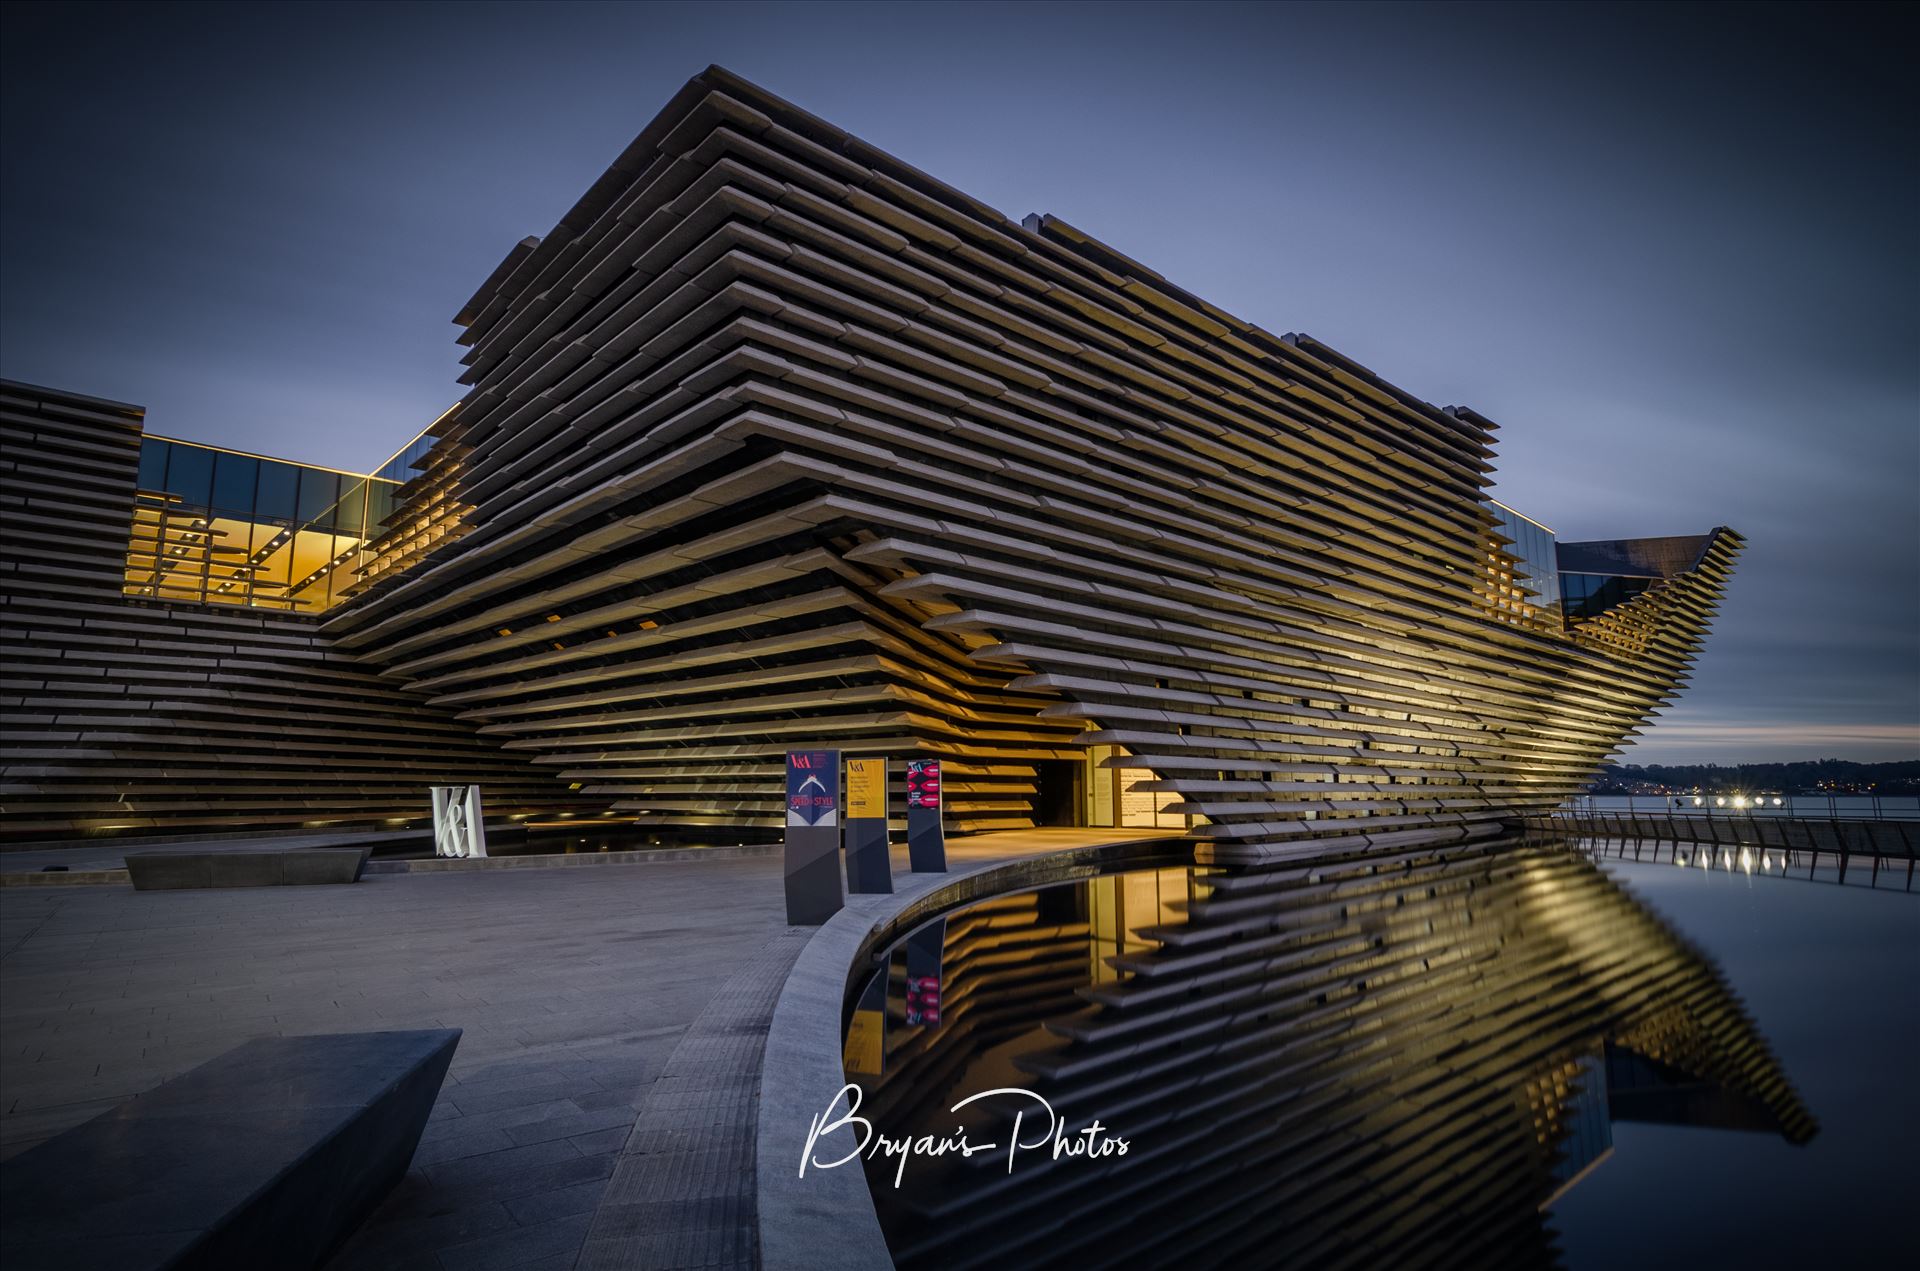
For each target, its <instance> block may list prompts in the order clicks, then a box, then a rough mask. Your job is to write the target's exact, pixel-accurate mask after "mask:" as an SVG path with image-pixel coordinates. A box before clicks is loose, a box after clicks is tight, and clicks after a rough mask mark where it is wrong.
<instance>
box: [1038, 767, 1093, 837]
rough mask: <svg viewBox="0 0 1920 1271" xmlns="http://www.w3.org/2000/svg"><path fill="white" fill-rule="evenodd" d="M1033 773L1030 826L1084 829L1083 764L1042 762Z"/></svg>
mask: <svg viewBox="0 0 1920 1271" xmlns="http://www.w3.org/2000/svg"><path fill="white" fill-rule="evenodd" d="M1033 769H1034V784H1035V789H1034V795H1033V823H1034V824H1035V825H1085V824H1086V823H1087V822H1086V817H1085V815H1084V814H1085V810H1086V802H1087V788H1086V772H1087V763H1086V760H1084V759H1042V760H1039V761H1038V762H1036V763H1035V764H1034V765H1033Z"/></svg>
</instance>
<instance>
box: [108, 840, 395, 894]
mask: <svg viewBox="0 0 1920 1271" xmlns="http://www.w3.org/2000/svg"><path fill="white" fill-rule="evenodd" d="M369 854H370V849H367V848H364V847H303V848H290V849H286V850H272V849H269V850H263V851H258V852H245V851H242V852H146V853H138V854H131V855H129V856H128V857H127V873H128V875H129V877H131V878H132V880H133V888H134V890H135V891H166V890H173V889H177V888H183V887H276V886H281V885H293V886H305V885H310V884H316V883H353V882H358V881H359V880H360V876H361V874H362V873H364V872H365V871H366V867H367V857H368V855H369Z"/></svg>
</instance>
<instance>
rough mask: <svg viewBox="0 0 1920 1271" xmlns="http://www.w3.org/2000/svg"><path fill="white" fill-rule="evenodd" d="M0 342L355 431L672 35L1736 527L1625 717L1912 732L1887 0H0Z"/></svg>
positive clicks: (1904, 304) (1536, 453)
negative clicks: (1730, 547) (1699, 651)
mask: <svg viewBox="0 0 1920 1271" xmlns="http://www.w3.org/2000/svg"><path fill="white" fill-rule="evenodd" d="M4 9H5V16H4V18H3V19H0V21H4V32H3V33H0V34H3V35H4V40H0V58H3V59H4V72H5V80H4V94H5V97H4V112H3V113H0V130H3V131H4V155H3V162H4V191H3V193H4V207H3V209H0V217H3V219H0V251H3V252H4V257H3V259H0V373H4V374H5V375H6V376H8V377H11V378H15V379H24V380H29V381H33V382H38V383H45V384H52V385H56V386H59V387H63V388H70V389H75V390H78V391H81V392H88V393H94V394H97V395H101V396H106V397H114V398H120V399H123V400H127V401H133V402H139V403H142V404H144V405H146V406H147V407H148V426H149V428H150V429H151V430H153V431H155V432H158V433H163V434H171V435H176V436H185V437H190V438H194V439H198V440H206V441H212V442H217V443H223V444H228V445H234V446H241V447H245V448H248V449H253V450H261V451H266V452H268V453H272V454H281V455H286V456H289V457H292V458H297V459H305V460H311V461H317V462H322V463H327V464H332V465H336V466H340V467H346V468H356V469H365V468H369V467H371V466H373V465H375V464H377V463H379V462H380V461H381V460H382V459H384V458H385V457H386V456H387V454H388V453H390V452H391V451H392V450H393V449H395V448H396V447H397V446H398V445H400V443H402V442H403V441H405V440H406V439H407V438H408V437H410V436H411V435H412V434H413V433H414V432H416V431H417V430H418V429H419V428H420V427H421V426H422V425H423V424H424V423H426V422H427V421H428V420H430V419H432V418H433V417H434V416H435V415H437V414H438V413H439V412H440V411H441V410H442V409H444V408H445V407H446V406H447V405H449V404H450V403H451V402H452V401H454V400H455V398H456V397H457V396H458V395H459V390H458V388H457V386H456V385H455V383H454V377H455V375H456V374H457V372H458V362H457V355H458V350H457V349H456V348H455V346H454V344H453V336H454V334H455V331H454V328H453V327H452V326H451V325H449V320H450V318H451V317H452V315H453V313H454V311H455V310H456V309H457V308H458V307H459V305H460V304H461V302H462V301H464V300H465V299H466V297H467V296H468V295H469V294H470V293H471V292H472V291H473V289H474V288H475V287H476V286H477V285H478V284H479V283H480V281H481V280H482V279H483V278H485V276H486V275H487V273H488V272H489V271H490V270H491V269H492V268H493V266H494V264H495V263H496V262H497V261H498V260H499V259H500V257H501V255H502V254H503V253H504V252H505V251H506V249H507V247H508V246H509V245H510V244H512V243H513V242H514V241H515V240H517V239H518V238H520V237H522V236H524V235H526V234H530V233H531V234H543V233H545V232H546V230H547V229H548V228H549V227H550V226H551V225H552V224H553V223H554V221H555V220H557V219H558V217H559V215H560V214H561V213H562V212H564V211H565V210H566V208H567V207H568V206H569V205H571V204H572V202H573V201H574V200H575V199H576V198H577V197H578V196H579V195H580V194H581V193H582V192H583V191H584V190H585V189H586V187H587V186H588V184H589V183H591V182H592V181H593V179H594V178H595V177H597V176H598V175H599V174H600V173H601V172H602V171H603V170H604V168H605V167H606V165H607V163H608V162H610V161H611V160H612V158H613V157H614V156H615V155H616V154H617V153H618V152H619V151H620V149H621V147H622V146H624V145H625V144H626V142H627V141H629V140H630V139H631V138H632V137H633V135H634V134H635V133H636V132H638V131H639V130H640V128H641V127H642V126H643V125H644V124H645V123H646V121H647V120H648V119H649V118H651V117H652V115H653V114H654V113H655V112H656V111H657V110H658V109H659V108H660V107H661V106H663V105H664V104H665V103H666V101H667V99H668V98H669V97H670V96H671V95H672V94H673V92H674V90H675V89H676V88H678V87H679V85H680V84H681V83H682V82H683V81H685V80H686V79H687V78H688V77H689V76H691V75H693V74H695V73H696V72H698V71H699V70H700V69H701V68H702V67H704V66H706V65H707V64H708V63H709V62H718V63H721V64H722V65H725V66H727V67H729V68H731V69H733V70H735V71H738V72H740V73H741V74H744V75H746V76H748V77H749V78H752V79H754V80H756V81H758V82H760V83H761V84H763V85H765V86H766V87H768V88H770V89H772V90H773V91H775V92H777V93H779V94H781V95H782V96H785V97H787V98H789V99H790V100H792V101H795V102H797V103H798V104H799V105H801V106H803V107H806V108H807V109H809V110H811V111H813V112H815V113H816V114H819V115H822V116H824V117H825V118H827V119H829V120H832V121H833V122H834V123H836V124H839V125H840V126H842V127H844V128H846V129H848V130H849V131H851V132H854V133H857V134H859V135H861V136H863V137H865V138H867V139H868V140H870V141H872V142H874V143H875V144H877V145H879V146H881V147H883V148H885V149H886V150H889V151H891V152H892V153H894V154H896V155H898V156H900V157H901V158H902V159H904V160H906V161H907V162H910V163H912V164H914V165H916V166H918V167H921V168H923V169H925V170H927V171H929V172H931V173H933V174H935V175H937V176H938V177H940V178H941V179H943V180H945V181H947V182H949V183H950V184H952V185H955V186H957V187H959V188H960V189H963V190H966V191H967V192H969V193H971V194H973V195H975V196H977V197H979V198H982V199H984V200H985V201H987V202H988V203H991V204H993V205H994V206H996V207H999V208H1000V209H1001V210H1002V211H1005V212H1007V213H1008V214H1010V215H1013V216H1019V215H1022V214H1024V213H1026V212H1030V211H1047V212H1052V213H1055V214H1057V215H1059V216H1062V217H1064V218H1065V219H1067V220H1069V221H1071V222H1073V223H1075V224H1077V225H1079V226H1080V227H1081V228H1083V229H1085V230H1087V231H1088V232H1090V233H1093V234H1095V235H1097V236H1098V237H1100V238H1103V239H1105V240H1106V241H1108V242H1110V243H1112V244H1114V245H1115V246H1116V247H1118V248H1119V249H1121V250H1122V251H1125V252H1127V253H1129V254H1131V255H1133V256H1135V257H1137V258H1138V259H1140V260H1142V261H1144V262H1145V263H1147V264H1148V265H1150V266H1152V267H1154V268H1155V269H1158V270H1159V271H1161V272H1162V273H1164V274H1165V275H1167V276H1168V277H1169V278H1171V279H1173V280H1174V281H1175V282H1177V283H1179V284H1180V285H1182V286H1184V287H1187V288H1189V289H1191V290H1193V291H1195V292H1198V293H1199V294H1200V295H1203V296H1206V297H1207V298H1209V299H1210V300H1212V301H1214V302H1216V303H1218V304H1220V305H1221V306H1222V307H1224V308H1226V309H1228V310H1230V311H1232V312H1234V313H1237V314H1240V315H1242V316H1244V317H1246V318H1248V319H1250V320H1252V321H1255V322H1258V323H1259V324H1261V325H1262V326H1264V327H1266V328H1268V329H1269V330H1273V331H1305V332H1309V333H1311V334H1313V335H1314V336H1316V337H1318V338H1320V339H1323V340H1326V341H1328V342H1330V343H1332V344H1333V345H1335V346H1336V347H1338V348H1340V349H1341V350H1343V351H1344V352H1346V353H1348V354H1349V355H1351V356H1353V357H1355V358H1357V359H1359V360H1360V361H1361V362H1363V363H1365V364H1367V365H1369V366H1371V367H1373V368H1374V369H1375V370H1377V371H1379V372H1380V373H1382V374H1384V375H1386V376H1387V377H1389V378H1390V379H1393V380H1395V381H1397V382H1398V383H1400V384H1402V385H1403V386H1405V387H1406V388H1408V389H1410V390H1411V391H1413V392H1416V393H1418V394H1420V395H1422V396H1424V397H1426V398H1428V399H1430V400H1432V401H1434V402H1436V403H1440V404H1453V403H1458V404H1464V405H1471V406H1473V407H1475V408H1477V409H1479V410H1481V411H1483V412H1484V413H1486V414H1487V415H1489V416H1491V417H1492V418H1494V419H1496V420H1498V421H1500V422H1501V423H1502V424H1503V425H1504V431H1503V435H1502V440H1501V470H1500V473H1499V478H1498V491H1497V492H1498V494H1499V495H1500V496H1501V497H1502V498H1504V499H1505V500H1506V501H1507V502H1509V503H1511V504H1513V505H1515V506H1517V507H1519V508H1521V509H1522V510H1524V511H1527V512H1529V513H1531V514H1533V515H1534V516H1536V517H1538V518H1539V519H1540V520H1542V521H1544V522H1545V523H1546V524H1548V525H1550V526H1552V527H1553V528H1554V529H1556V530H1557V531H1559V532H1560V535H1561V537H1562V538H1570V539H1579V538H1599V537H1617V536H1626V535H1636V534H1675V533H1693V532H1698V531H1702V530H1705V529H1707V528H1710V527H1711V526H1713V525H1716V524H1727V525H1732V526H1734V527H1735V528H1737V529H1739V530H1741V531H1742V532H1744V533H1746V534H1747V535H1748V536H1749V537H1750V539H1751V540H1752V541H1751V545H1750V547H1749V549H1748V552H1747V555H1746V557H1745V559H1744V560H1743V562H1742V566H1741V569H1740V572H1739V574H1738V575H1737V576H1736V578H1735V580H1734V583H1733V589H1732V593H1731V595H1730V597H1729V600H1728V604H1727V606H1726V608H1725V610H1724V611H1723V615H1722V618H1721V620H1720V623H1719V628H1718V630H1717V631H1716V633H1715V635H1714V637H1713V639H1712V641H1711V642H1710V644H1709V646H1708V650H1707V653H1706V656H1705V658H1704V659H1703V661H1702V664H1701V666H1700V669H1699V672H1698V675H1697V676H1696V681H1695V684H1694V687H1693V688H1692V690H1691V691H1690V692H1689V693H1688V694H1687V696H1686V697H1685V698H1684V699H1683V700H1682V702H1681V704H1680V705H1679V706H1678V707H1677V708H1676V709H1675V710H1674V711H1673V712H1671V713H1670V714H1669V715H1668V716H1667V717H1666V719H1665V720H1664V721H1663V722H1662V723H1661V724H1660V725H1659V726H1658V728H1657V729H1656V730H1655V731H1654V732H1653V733H1652V734H1651V735H1650V736H1649V738H1648V740H1647V741H1645V742H1643V743H1642V744H1641V745H1639V746H1637V747H1636V748H1634V750H1633V751H1632V752H1631V753H1630V754H1629V755H1628V758H1629V759H1637V760H1642V761H1661V760H1666V761H1688V760H1722V761H1731V760H1738V759H1780V758H1805V757H1812V756H1817V755H1838V756H1842V757H1848V758H1861V759H1868V758H1911V757H1916V756H1920V552H1917V551H1916V549H1917V548H1920V497H1916V496H1920V286H1917V285H1916V284H1917V283H1920V261H1917V260H1916V255H1917V254H1920V253H1917V251H1916V237H1915V231H1914V226H1915V225H1916V224H1920V215H1917V213H1920V207H1917V206H1916V204H1917V203H1920V199H1917V198H1916V193H1917V191H1920V178H1917V177H1916V168H1917V165H1916V155H1915V145H1914V142H1913V140H1912V132H1911V121H1912V119H1913V118H1914V117H1915V106H1916V102H1915V100H1914V94H1913V93H1912V91H1911V90H1910V89H1909V88H1907V87H1905V85H1906V84H1908V83H1910V82H1911V75H1910V74H1909V70H1908V67H1907V66H1906V65H1905V63H1904V61H1903V59H1904V57H1905V53H1904V52H1903V50H1905V49H1910V48H1911V47H1912V44H1911V41H1910V36H1909V33H1907V32H1905V31H1901V30H1897V29H1895V28H1894V27H1893V26H1892V25H1891V23H1892V22H1893V21H1894V20H1895V19H1896V18H1897V17H1898V11H1897V10H1896V9H1894V8H1893V7H1892V6H1889V7H1888V8H1886V9H1874V8H1862V9H1851V8H1846V7H1842V6H1837V5H1827V6H1820V7H1818V8H1791V7H1789V8H1764V7H1743V6H1737V5H1710V6H1699V7H1692V8H1667V7H1663V6H1657V5H1641V6H1629V7H1618V8H1616V7H1604V6H1601V7H1582V6H1564V5H1529V6H1518V7H1503V6H1477V7H1463V8H1453V7H1442V6H1424V7H1412V8H1402V7H1396V6H1392V5H1351V6H1340V7H1330V8H1323V7H1318V6H1309V5H1297V6H1282V5H1267V6H1245V7H1210V6H1205V5H1199V4H1179V5H1172V6H1166V7H1159V6H1148V5H1141V6H1110V7H1101V6H1096V5H1091V4H1087V5H1072V6H1060V7H1047V6H1043V5H1038V4H1030V5H1012V6H998V5H972V6H945V5H935V4H918V5H898V6H884V5H872V6H869V5H845V6H841V5H823V6H813V7H809V6H805V5H801V4H787V5H771V6H762V5H738V6H729V5H722V4H708V5H631V6H615V5H595V6H579V7H573V6H568V5H560V4H547V5H539V6H527V7H521V6H514V5H498V6H491V5H490V6H473V7H469V6H461V5H453V4H447V5H433V6H418V7H415V6H394V7H387V6H380V5H375V4H359V5H330V6H314V7H303V6H284V5H276V6H265V5H262V6H243V5H237V4H233V5H220V6H215V7H209V8H195V7H189V6H163V5H149V6H140V7H131V8H123V7H117V6H99V7H93V6H81V5H69V6H60V7H57V8H34V7H30V6H26V5H18V4H9V5H7V6H4Z"/></svg>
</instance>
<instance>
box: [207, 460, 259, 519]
mask: <svg viewBox="0 0 1920 1271" xmlns="http://www.w3.org/2000/svg"><path fill="white" fill-rule="evenodd" d="M259 475H260V461H259V460H258V459H255V458H254V457H253V456H251V455H236V454H229V453H227V452H225V451H222V452H221V453H220V454H219V455H217V456H215V458H214V463H213V506H215V507H217V508H220V509H222V510H223V511H227V512H248V513H251V512H252V511H253V487H254V482H255V481H256V480H257V479H258V478H259Z"/></svg>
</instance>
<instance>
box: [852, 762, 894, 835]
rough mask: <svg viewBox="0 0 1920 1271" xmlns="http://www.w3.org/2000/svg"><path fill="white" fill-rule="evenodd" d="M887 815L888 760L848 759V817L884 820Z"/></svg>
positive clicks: (853, 819)
mask: <svg viewBox="0 0 1920 1271" xmlns="http://www.w3.org/2000/svg"><path fill="white" fill-rule="evenodd" d="M886 815H887V761H886V760H884V759H849V760H847V819H848V820H850V821H855V820H861V819H865V818H875V819H881V820H884V819H885V818H886Z"/></svg>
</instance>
